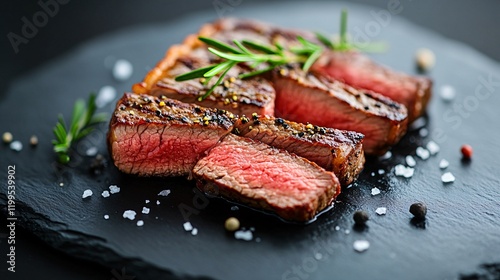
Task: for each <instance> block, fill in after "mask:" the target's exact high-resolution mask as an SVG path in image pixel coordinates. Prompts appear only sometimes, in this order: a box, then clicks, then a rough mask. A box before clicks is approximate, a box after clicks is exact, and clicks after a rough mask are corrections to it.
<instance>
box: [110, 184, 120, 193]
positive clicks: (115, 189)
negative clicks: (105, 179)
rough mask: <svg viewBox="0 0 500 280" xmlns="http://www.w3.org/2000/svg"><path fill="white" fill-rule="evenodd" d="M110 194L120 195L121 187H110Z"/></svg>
mask: <svg viewBox="0 0 500 280" xmlns="http://www.w3.org/2000/svg"><path fill="white" fill-rule="evenodd" d="M109 192H110V193H111V194H115V193H119V192H120V187H118V186H116V185H111V186H109Z"/></svg>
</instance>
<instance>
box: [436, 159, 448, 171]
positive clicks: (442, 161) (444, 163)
mask: <svg viewBox="0 0 500 280" xmlns="http://www.w3.org/2000/svg"><path fill="white" fill-rule="evenodd" d="M449 165H450V163H449V162H448V161H447V160H445V159H442V160H441V161H440V162H439V168H441V169H445V168H446V167H448V166H449Z"/></svg>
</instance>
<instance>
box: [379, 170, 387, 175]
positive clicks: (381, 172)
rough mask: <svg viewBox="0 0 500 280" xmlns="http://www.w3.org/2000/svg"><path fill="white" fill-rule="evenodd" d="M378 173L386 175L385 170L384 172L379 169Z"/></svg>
mask: <svg viewBox="0 0 500 280" xmlns="http://www.w3.org/2000/svg"><path fill="white" fill-rule="evenodd" d="M377 172H378V174H380V175H382V174H385V170H384V169H379V170H378V171H377Z"/></svg>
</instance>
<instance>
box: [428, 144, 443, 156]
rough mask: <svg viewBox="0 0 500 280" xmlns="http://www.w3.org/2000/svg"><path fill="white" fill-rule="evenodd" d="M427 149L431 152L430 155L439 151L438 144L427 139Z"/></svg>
mask: <svg viewBox="0 0 500 280" xmlns="http://www.w3.org/2000/svg"><path fill="white" fill-rule="evenodd" d="M426 148H427V150H429V153H431V155H435V154H437V153H439V150H440V148H439V145H438V144H436V142H434V141H429V143H427V146H426Z"/></svg>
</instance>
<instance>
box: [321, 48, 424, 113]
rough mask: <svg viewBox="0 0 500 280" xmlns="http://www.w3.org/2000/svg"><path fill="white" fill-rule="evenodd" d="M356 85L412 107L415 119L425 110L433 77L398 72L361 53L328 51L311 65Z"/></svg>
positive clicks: (409, 111)
mask: <svg viewBox="0 0 500 280" xmlns="http://www.w3.org/2000/svg"><path fill="white" fill-rule="evenodd" d="M311 71H314V72H317V73H321V74H322V75H326V76H328V77H331V78H333V79H336V80H339V81H343V82H345V83H346V84H348V85H351V86H353V87H356V88H362V89H367V90H371V91H375V92H378V93H380V94H382V95H384V96H387V97H389V98H391V99H392V100H394V101H396V102H399V103H401V104H403V105H405V106H406V108H407V109H408V118H409V121H410V122H412V121H413V120H415V119H416V118H418V117H420V116H421V115H422V114H424V113H425V109H426V107H427V103H428V102H429V99H430V97H431V90H432V80H430V79H429V78H425V77H417V76H411V75H407V74H404V73H400V72H396V71H393V70H391V69H388V68H386V67H383V66H381V65H379V64H376V63H374V62H373V61H372V60H371V59H369V58H368V57H367V56H365V55H363V54H361V53H358V52H333V51H331V52H325V53H324V54H323V55H322V56H321V57H320V58H319V59H318V60H317V61H316V63H314V65H313V66H312V68H311Z"/></svg>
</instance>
